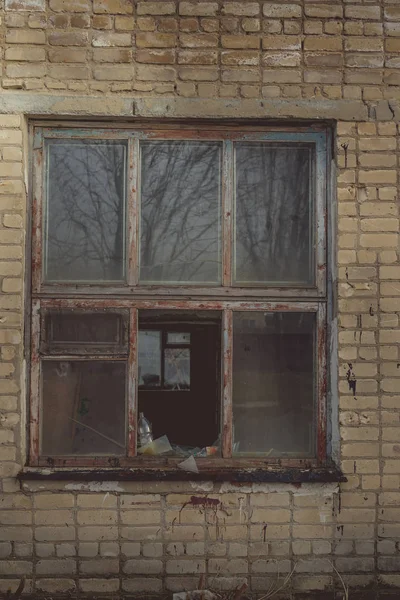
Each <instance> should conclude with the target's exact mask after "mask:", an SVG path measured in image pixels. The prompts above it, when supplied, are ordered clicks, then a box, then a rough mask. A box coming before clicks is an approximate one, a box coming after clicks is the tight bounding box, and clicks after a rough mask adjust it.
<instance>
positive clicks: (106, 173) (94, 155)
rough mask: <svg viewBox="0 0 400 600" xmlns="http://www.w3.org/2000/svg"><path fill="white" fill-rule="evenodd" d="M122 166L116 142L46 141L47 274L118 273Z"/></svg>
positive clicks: (86, 276) (122, 149) (110, 276)
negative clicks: (48, 142)
mask: <svg viewBox="0 0 400 600" xmlns="http://www.w3.org/2000/svg"><path fill="white" fill-rule="evenodd" d="M125 170H126V146H125V145H124V144H123V143H121V142H117V143H116V142H113V141H101V142H95V141H92V140H91V141H87V140H82V141H78V142H75V141H68V142H66V141H64V140H57V141H52V142H51V143H50V144H49V152H48V213H47V224H46V226H47V232H46V233H47V240H46V278H47V279H50V280H88V281H90V280H92V281H93V280H118V279H121V278H122V277H123V273H124V264H123V263H124V261H123V256H124V245H125V235H124V230H125V215H124V212H125V211H124V197H125Z"/></svg>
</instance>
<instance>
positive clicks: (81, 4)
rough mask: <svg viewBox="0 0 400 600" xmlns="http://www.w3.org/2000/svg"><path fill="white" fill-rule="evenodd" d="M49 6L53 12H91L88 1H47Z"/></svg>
mask: <svg viewBox="0 0 400 600" xmlns="http://www.w3.org/2000/svg"><path fill="white" fill-rule="evenodd" d="M49 6H50V8H51V10H54V12H68V13H87V12H91V8H92V7H91V3H90V1H89V0H49Z"/></svg>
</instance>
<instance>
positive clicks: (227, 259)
mask: <svg viewBox="0 0 400 600" xmlns="http://www.w3.org/2000/svg"><path fill="white" fill-rule="evenodd" d="M221 189H222V284H223V285H224V286H225V287H229V286H231V284H232V225H233V216H232V210H233V142H232V141H231V140H225V142H224V145H223V157H222V185H221Z"/></svg>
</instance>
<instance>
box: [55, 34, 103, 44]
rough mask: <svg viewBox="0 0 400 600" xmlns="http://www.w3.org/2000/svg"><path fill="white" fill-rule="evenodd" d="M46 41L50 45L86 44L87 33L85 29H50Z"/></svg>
mask: <svg viewBox="0 0 400 600" xmlns="http://www.w3.org/2000/svg"><path fill="white" fill-rule="evenodd" d="M95 35H96V34H95ZM48 41H49V44H50V45H51V46H86V45H87V43H88V34H87V33H86V31H68V32H65V31H51V32H50V33H49V35H48Z"/></svg>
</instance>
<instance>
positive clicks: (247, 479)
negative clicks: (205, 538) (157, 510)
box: [18, 465, 347, 484]
mask: <svg viewBox="0 0 400 600" xmlns="http://www.w3.org/2000/svg"><path fill="white" fill-rule="evenodd" d="M18 479H19V480H20V481H35V480H36V481H38V480H41V481H214V482H233V483H239V484H240V483H294V484H301V483H312V482H315V483H329V482H345V481H347V478H346V477H345V476H344V475H343V473H342V472H341V471H340V469H339V468H338V467H337V466H335V465H329V466H328V465H326V466H322V467H313V468H309V469H305V468H297V467H296V468H294V467H291V468H289V467H285V468H279V467H273V466H271V467H266V468H263V469H260V468H256V469H239V468H235V469H233V468H231V469H228V468H225V469H213V470H211V469H202V470H200V472H199V473H192V472H186V471H182V470H181V469H177V468H165V467H158V468H157V467H155V468H122V469H113V468H110V469H105V468H91V469H89V468H47V467H26V468H24V469H23V470H22V471H21V472H20V473H19V474H18Z"/></svg>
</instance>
